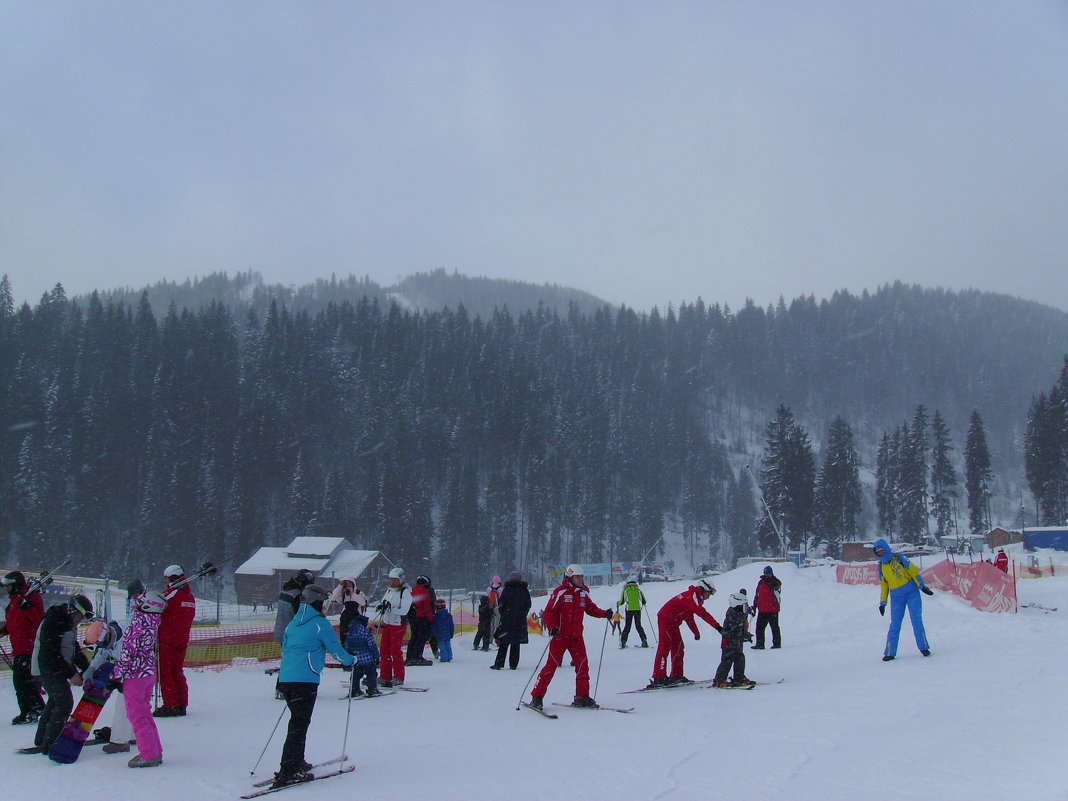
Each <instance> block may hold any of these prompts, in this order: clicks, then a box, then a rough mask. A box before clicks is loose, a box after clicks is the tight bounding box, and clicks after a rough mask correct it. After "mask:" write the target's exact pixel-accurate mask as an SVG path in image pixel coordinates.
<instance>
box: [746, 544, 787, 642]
mask: <svg viewBox="0 0 1068 801" xmlns="http://www.w3.org/2000/svg"><path fill="white" fill-rule="evenodd" d="M781 596H782V582H781V581H779V578H778V576H776V575H775V572H774V571H773V570H772V569H771V565H768V566H767V567H765V568H764V573H763V575H762V576H761V577H760V581H758V582H757V586H756V592H755V593H754V594H753V597H754V598H756V611H757V619H756V645H754V646H753V648H756V649H758V650H763V649H764V629H766V628H767V627H768V626H769V625H770V626H771V647H772V648H782V635H781V634H780V632H779V608H780V604H779V600H780V597H781Z"/></svg>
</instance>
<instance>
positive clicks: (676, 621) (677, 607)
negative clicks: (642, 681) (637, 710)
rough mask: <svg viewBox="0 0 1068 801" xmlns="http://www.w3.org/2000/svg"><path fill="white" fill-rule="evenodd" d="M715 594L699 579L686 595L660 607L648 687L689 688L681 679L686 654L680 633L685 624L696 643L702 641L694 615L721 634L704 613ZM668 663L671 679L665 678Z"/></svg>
mask: <svg viewBox="0 0 1068 801" xmlns="http://www.w3.org/2000/svg"><path fill="white" fill-rule="evenodd" d="M715 592H716V588H715V587H713V586H712V584H711V582H709V581H708V580H707V579H701V580H700V581H698V582H697V583H696V584H694V585H693V586H691V587H690V588H689V589H688V590H686V592H680V593H679V594H678V595H676V596H675V597H674V598H672V599H671V600H669V601H668V602H667V603H666V604H664V605H663V606H662V607H660V611H659V612H657V615H656V623H657V629H658V630H659V638H660V639H659V641H658V642H657V646H656V656H655V657H654V660H653V680H652V681H650V682H649V687H650V688H652V687H668V686H671V685H673V684H688V683H689V682H690V680H689V679H688V678H686V676H684V675H683V658H684V657H685V654H686V646H685V645H684V644H683V642H682V634H681V632H680V631H679V630H680V629H681V628H682V624H683V623H685V624H686V625H687V626H689V627H690V631H692V632H693V638H694V639H695V640H699V639H701V632H700V631H698V630H697V624H696V623H695V622H694V620H693V617H694V615H697V616H699V617H700V618H701V619H702V620H703V621H705V622H706V623H707V624H708V625H710V626H711V627H712V628H714V629H715V630H716V631H718V632H721V633H722V631H723V629H722V627H721V626H720V625H719V623H718V622H717V621H716V619H715V618H714V617H712V615H710V614H709V613H708V612H706V611H705V608H704V602H705V601H707V600H708V599H709V598H711V597H712V596H713V595H714V594H715ZM669 660H670V662H671V671H670V673H671V675H670V676H669V675H668V661H669Z"/></svg>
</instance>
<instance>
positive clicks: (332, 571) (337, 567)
mask: <svg viewBox="0 0 1068 801" xmlns="http://www.w3.org/2000/svg"><path fill="white" fill-rule="evenodd" d="M378 553H379V552H378V551H355V550H344V551H339V552H338V553H337V555H336V556H335V557H334V558H333V559H331V560H330V563H329V564H328V565H327V566H326V567H324V568H323V569H322V571H321V573H320V575H323V576H331V577H332V578H336V579H343V578H349V577H356V576H359V575H361V574H362V573H363V571H365V570H366V569H367V568H368V567H370V565H371V562H373V561H374V560H375V557H376V556H378Z"/></svg>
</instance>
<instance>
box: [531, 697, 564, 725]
mask: <svg viewBox="0 0 1068 801" xmlns="http://www.w3.org/2000/svg"><path fill="white" fill-rule="evenodd" d="M522 706H525V707H526V708H527V709H533V710H534V711H535V712H537V713H538V714H539V715H541V716H542V717H546V718H552V719H553V720H556V719H557V718H558V717H560V716H559V715H554V714H553V713H552V712H546V711H545V710H544V709H542V708H541V707H537V706H531V705H530V704H528V703H527V702H526V701H524V702H523V703H522Z"/></svg>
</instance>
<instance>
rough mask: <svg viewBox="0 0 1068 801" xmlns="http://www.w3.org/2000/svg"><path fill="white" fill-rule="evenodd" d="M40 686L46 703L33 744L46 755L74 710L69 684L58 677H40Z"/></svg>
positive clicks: (72, 694)
mask: <svg viewBox="0 0 1068 801" xmlns="http://www.w3.org/2000/svg"><path fill="white" fill-rule="evenodd" d="M41 684H43V685H44V689H45V692H46V693H48V702H47V703H46V704H45V706H44V709H43V710H41V717H40V719H39V720H38V721H37V734H36V735H35V736H34V738H33V744H34V745H36V746H40V748H41V749H43V750H44V752H45V753H48V751H50V750H51V748H52V743H54V742H55V741H56V738H57V737H59V734H60V732H62V731H63V724H65V723H66V722H67V718H69V717H70V713H71V712H72V711H73V709H74V693H73V692H71V689H70V682H68V681H67V680H66V679H65V678H62V677H59V676H42V677H41Z"/></svg>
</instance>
